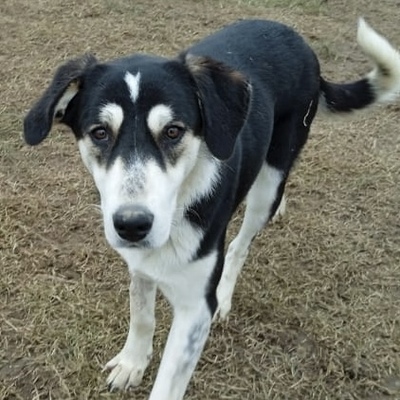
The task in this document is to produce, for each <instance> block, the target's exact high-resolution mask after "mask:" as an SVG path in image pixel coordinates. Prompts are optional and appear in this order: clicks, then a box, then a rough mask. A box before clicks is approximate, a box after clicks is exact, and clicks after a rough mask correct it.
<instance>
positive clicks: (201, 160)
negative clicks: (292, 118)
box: [24, 55, 250, 248]
mask: <svg viewBox="0 0 400 400" xmlns="http://www.w3.org/2000/svg"><path fill="white" fill-rule="evenodd" d="M249 99H250V89H249V84H248V82H246V79H245V78H244V76H243V75H242V74H240V73H239V72H237V71H233V70H231V69H229V68H228V67H226V66H224V65H222V64H220V63H218V62H215V61H213V60H210V59H208V58H203V57H194V56H189V55H185V56H182V57H181V58H179V59H173V60H168V59H164V58H156V57H150V56H144V55H135V56H132V57H129V58H123V59H119V60H116V61H113V62H109V63H99V62H98V61H97V60H96V59H95V58H94V57H93V56H90V55H86V56H83V57H81V58H78V59H74V60H71V61H69V62H67V63H66V64H64V65H62V66H61V67H60V68H59V69H58V71H57V72H56V74H55V76H54V78H53V81H52V82H51V84H50V86H49V87H48V88H47V90H46V91H45V92H44V94H43V96H42V97H41V98H40V99H39V101H38V102H37V103H36V104H35V105H34V107H33V108H32V109H31V111H30V112H29V113H28V115H27V116H26V118H25V121H24V135H25V140H26V141H27V143H28V144H31V145H36V144H39V143H40V142H42V141H43V140H44V139H45V138H46V137H47V135H48V133H49V132H50V130H51V127H52V125H53V123H55V122H59V123H63V124H65V125H67V126H69V127H70V128H71V129H72V131H73V132H74V135H75V137H76V139H77V142H78V145H79V149H80V152H81V156H82V159H83V161H84V163H85V165H86V167H87V168H88V170H89V171H90V172H91V174H92V175H93V178H94V181H95V183H96V186H97V188H98V190H99V192H100V196H101V205H102V211H103V216H104V224H105V231H106V236H107V239H108V240H109V242H110V243H111V245H112V246H113V247H116V248H118V247H127V246H135V247H147V248H156V247H161V246H162V245H163V244H165V243H166V242H167V240H168V238H169V237H170V232H171V227H172V225H173V221H174V218H175V217H176V214H177V213H179V212H181V213H182V212H183V211H184V209H185V207H187V206H189V205H190V203H192V202H193V201H195V200H197V199H199V198H201V197H202V196H206V195H208V194H209V193H210V191H211V190H212V187H213V184H214V183H215V180H216V179H217V175H218V167H217V165H218V163H219V160H225V159H228V158H229V157H230V156H231V154H232V152H233V150H234V146H235V142H236V138H237V136H238V134H239V132H240V130H241V129H242V127H243V124H244V123H245V120H246V115H247V109H248V105H249Z"/></svg>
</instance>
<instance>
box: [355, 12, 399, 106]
mask: <svg viewBox="0 0 400 400" xmlns="http://www.w3.org/2000/svg"><path fill="white" fill-rule="evenodd" d="M357 41H358V44H359V45H360V47H361V49H362V50H363V52H364V53H365V54H366V55H367V56H368V57H369V58H370V59H371V61H372V62H373V63H374V64H375V69H374V70H373V71H372V72H370V74H369V75H368V79H369V81H370V82H371V84H372V86H373V88H374V89H375V91H376V94H377V96H378V99H377V100H378V101H379V102H386V101H392V100H394V99H395V98H397V97H398V96H399V94H400V54H399V52H398V51H397V50H396V49H395V48H394V47H393V46H392V45H391V44H390V43H389V42H388V41H387V39H386V38H384V37H383V36H381V35H380V34H378V33H377V32H376V31H374V30H373V29H372V28H371V27H370V26H369V25H368V24H367V23H366V22H365V20H364V19H363V18H360V19H359V22H358V31H357ZM383 70H385V71H387V72H389V75H387V74H383V73H382V71H383Z"/></svg>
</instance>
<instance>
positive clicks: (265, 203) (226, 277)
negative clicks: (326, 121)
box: [217, 163, 285, 319]
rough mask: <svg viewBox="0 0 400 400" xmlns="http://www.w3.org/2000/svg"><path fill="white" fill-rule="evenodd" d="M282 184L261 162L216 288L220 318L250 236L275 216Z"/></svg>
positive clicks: (228, 306) (275, 171)
mask: <svg viewBox="0 0 400 400" xmlns="http://www.w3.org/2000/svg"><path fill="white" fill-rule="evenodd" d="M284 181H285V176H284V173H283V172H282V171H280V170H279V169H276V168H274V167H271V166H270V165H268V164H267V163H265V164H264V166H263V167H262V169H261V171H260V172H259V174H258V176H257V179H256V180H255V182H254V183H253V186H252V187H251V189H250V191H249V193H248V195H247V200H246V203H247V205H246V211H245V214H244V219H243V223H242V226H241V228H240V230H239V233H238V235H237V236H236V237H235V239H234V240H233V241H232V242H231V244H230V245H229V248H228V251H227V254H226V257H225V263H224V269H223V272H222V276H221V280H220V282H219V285H218V288H217V300H218V312H219V316H220V318H221V319H225V318H226V317H227V315H228V313H229V311H230V309H231V302H232V295H233V291H234V289H235V285H236V280H237V277H238V275H239V273H240V271H241V269H242V267H243V264H244V262H245V260H246V257H247V254H248V251H249V247H250V244H251V242H252V240H253V238H254V236H255V235H256V234H257V233H258V232H259V231H260V230H261V229H262V228H263V226H264V225H265V223H266V222H267V221H268V220H269V219H270V218H271V217H272V216H273V215H275V213H276V210H277V209H278V206H279V204H280V203H281V198H282V193H283V186H284Z"/></svg>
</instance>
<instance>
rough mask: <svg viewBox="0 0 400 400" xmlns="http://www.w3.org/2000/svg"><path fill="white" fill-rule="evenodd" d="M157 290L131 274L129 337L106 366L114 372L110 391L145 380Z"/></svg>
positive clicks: (108, 380) (152, 332)
mask: <svg viewBox="0 0 400 400" xmlns="http://www.w3.org/2000/svg"><path fill="white" fill-rule="evenodd" d="M156 290H157V288H156V285H155V283H154V282H152V281H150V280H147V279H145V278H142V277H140V276H137V275H132V278H131V284H130V287H129V298H130V323H129V333H128V337H127V339H126V342H125V345H124V347H123V348H122V350H121V351H120V353H118V354H117V355H116V356H115V357H114V358H113V359H112V360H111V361H109V362H108V363H107V364H106V366H105V369H111V370H112V371H111V373H110V375H109V377H108V379H107V384H108V386H109V389H110V390H117V389H120V390H121V389H128V388H129V387H131V386H132V387H133V386H137V385H139V384H140V382H141V381H142V378H143V374H144V371H145V370H146V368H147V365H148V364H149V361H150V358H151V354H152V350H153V336H154V329H155V318H154V306H155V296H156Z"/></svg>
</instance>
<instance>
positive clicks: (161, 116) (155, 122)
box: [147, 104, 174, 134]
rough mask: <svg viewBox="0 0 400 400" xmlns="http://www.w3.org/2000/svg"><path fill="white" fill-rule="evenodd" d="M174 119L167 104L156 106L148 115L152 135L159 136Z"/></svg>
mask: <svg viewBox="0 0 400 400" xmlns="http://www.w3.org/2000/svg"><path fill="white" fill-rule="evenodd" d="M173 118H174V114H173V112H172V109H171V107H168V106H166V105H165V104H158V105H156V106H154V107H153V108H152V109H151V110H150V111H149V114H148V115H147V125H148V127H149V129H150V130H151V132H152V133H154V134H157V133H158V132H160V131H161V130H162V129H163V128H164V127H165V125H167V124H168V123H169V122H171V121H172V120H173Z"/></svg>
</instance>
